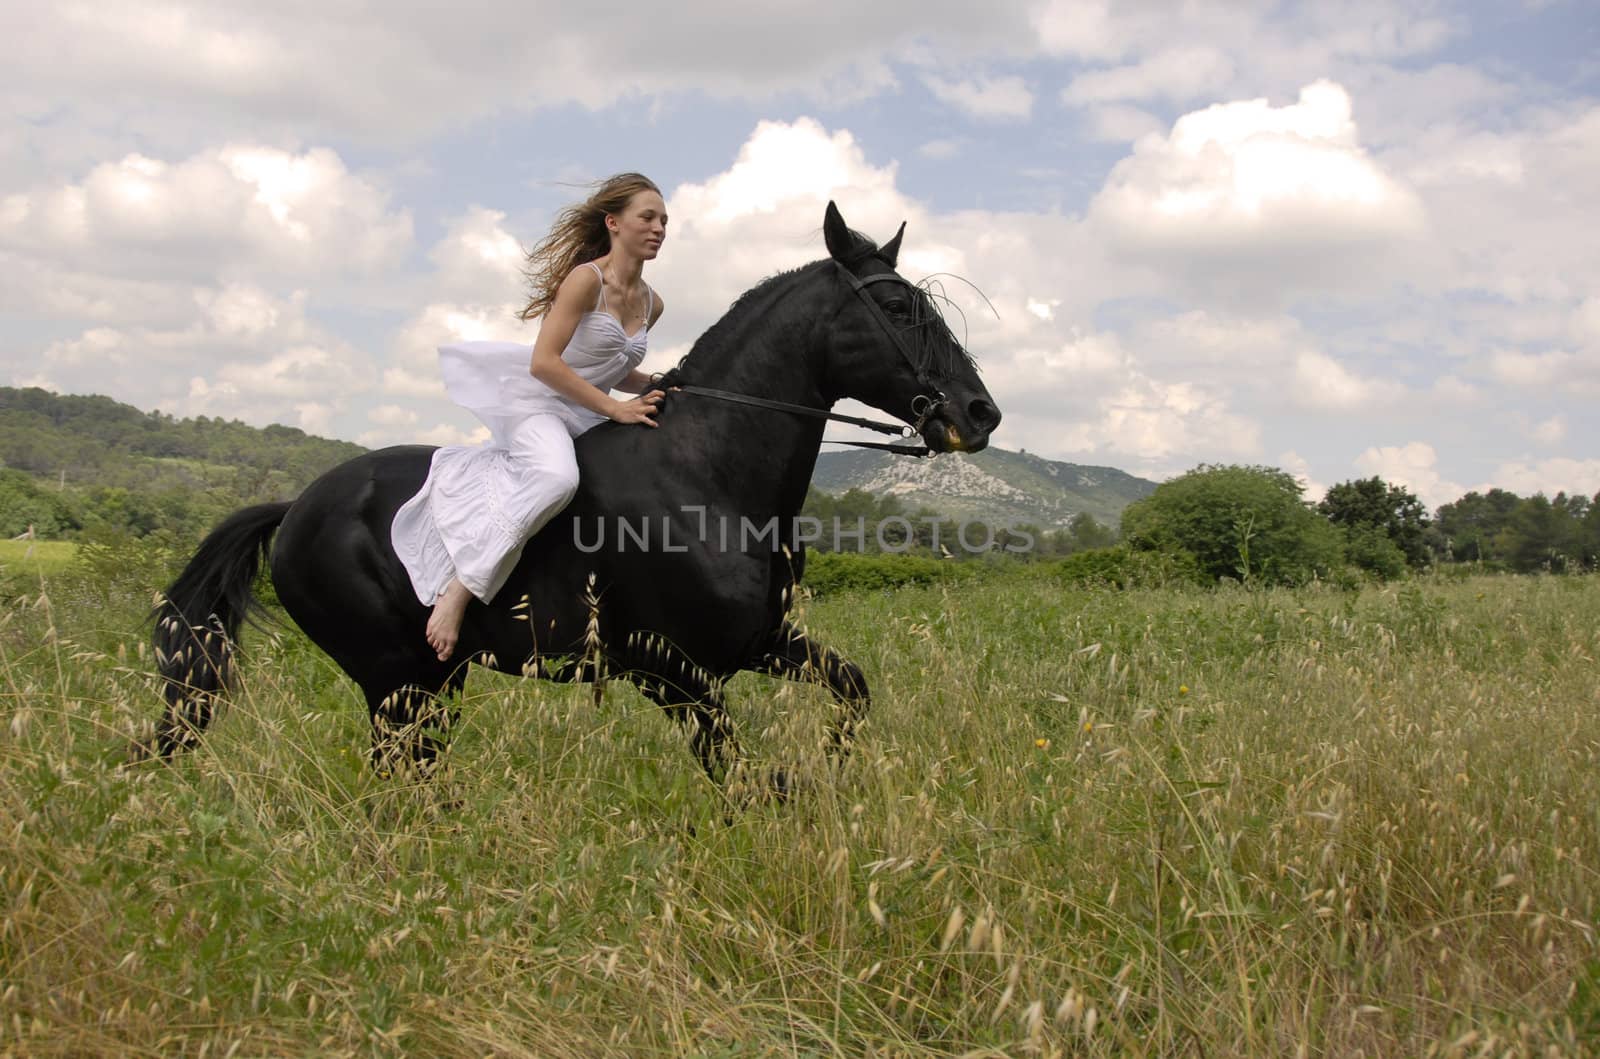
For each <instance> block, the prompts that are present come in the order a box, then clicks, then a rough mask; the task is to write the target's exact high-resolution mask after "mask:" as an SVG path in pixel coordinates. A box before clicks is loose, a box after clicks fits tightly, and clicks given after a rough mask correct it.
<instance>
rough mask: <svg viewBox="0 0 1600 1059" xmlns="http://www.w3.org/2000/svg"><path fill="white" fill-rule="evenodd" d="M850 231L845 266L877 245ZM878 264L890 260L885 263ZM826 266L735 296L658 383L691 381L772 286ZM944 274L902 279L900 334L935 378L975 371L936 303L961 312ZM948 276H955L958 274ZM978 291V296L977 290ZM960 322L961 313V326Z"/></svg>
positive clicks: (774, 278)
mask: <svg viewBox="0 0 1600 1059" xmlns="http://www.w3.org/2000/svg"><path fill="white" fill-rule="evenodd" d="M850 235H851V236H852V238H853V239H854V240H855V245H854V247H853V248H852V250H851V252H850V254H849V255H848V257H847V260H848V261H849V263H850V264H852V265H853V264H856V263H858V262H861V261H864V260H866V259H867V258H869V257H872V256H874V255H875V254H877V252H878V244H877V243H875V242H873V241H872V240H871V239H870V238H869V237H867V236H865V235H863V234H862V233H860V232H857V231H853V230H852V231H851V233H850ZM883 263H884V264H885V265H888V264H889V263H888V262H887V261H884V262H883ZM829 264H831V260H830V259H827V258H824V259H823V260H821V261H812V262H810V263H809V264H805V265H801V266H799V267H798V268H792V269H788V270H786V271H783V272H777V273H774V274H772V275H770V276H768V277H767V278H766V279H764V280H762V281H761V282H759V283H757V284H756V285H755V286H753V287H751V288H750V289H749V290H747V291H745V292H744V293H743V294H741V295H739V297H738V298H736V299H735V300H734V303H733V304H732V305H730V306H729V307H728V311H727V312H725V313H723V314H722V316H721V317H720V318H719V319H718V320H717V322H716V323H714V324H712V325H711V326H710V327H709V328H707V329H706V331H705V333H703V334H702V335H701V336H700V337H699V338H697V339H695V341H694V344H693V345H692V346H690V347H689V352H687V353H685V354H684V355H683V357H682V358H681V359H679V361H678V363H677V365H675V366H674V367H673V368H672V369H671V370H669V371H667V372H665V373H664V374H663V375H662V378H661V384H662V385H667V386H671V385H679V384H682V383H685V382H688V381H690V378H691V376H692V375H693V374H694V369H695V368H696V367H697V366H699V365H700V364H704V363H706V362H707V361H709V360H712V359H714V358H715V356H716V354H717V352H719V351H720V350H722V349H723V348H725V347H726V345H727V339H728V334H729V332H731V331H732V330H734V328H735V326H736V325H737V324H739V323H740V322H742V321H743V320H744V318H745V317H746V316H747V315H748V314H749V313H751V312H753V311H757V310H756V306H757V305H758V303H765V302H766V300H767V299H768V298H769V297H770V296H771V295H772V294H773V293H774V292H775V290H776V288H778V287H780V286H782V285H783V284H784V282H785V281H786V280H790V279H795V278H798V277H799V276H800V275H801V274H802V273H805V272H815V271H819V270H821V269H822V268H825V267H827V266H828V265H829ZM890 267H891V268H892V267H893V266H892V265H891V266H890ZM943 275H945V274H944V273H940V274H938V275H934V276H929V277H928V278H927V279H925V280H923V281H922V282H921V283H911V282H910V281H909V280H907V281H906V289H907V292H908V293H909V294H910V295H911V303H912V307H911V324H910V326H908V327H906V328H904V329H903V330H902V331H901V334H902V335H903V336H904V337H905V338H906V339H907V340H908V343H909V345H910V347H911V350H912V353H913V355H914V356H915V357H916V358H917V361H918V362H919V363H922V364H926V365H927V367H928V369H929V370H930V372H931V373H932V374H933V375H934V376H935V377H942V378H955V377H956V376H957V375H958V374H959V373H960V372H961V371H963V370H965V369H969V368H970V369H972V370H974V371H976V370H977V363H976V362H975V361H974V360H973V359H972V354H970V353H968V352H967V349H966V346H965V345H964V344H963V343H962V342H961V341H960V340H958V339H957V338H956V336H955V332H954V331H953V330H952V329H951V327H950V324H949V321H948V320H946V319H945V316H944V312H943V311H942V309H941V305H948V306H950V307H951V308H954V309H955V310H956V312H957V313H960V312H961V310H960V308H959V307H958V306H956V305H955V303H954V302H952V301H951V299H950V297H949V296H948V295H947V294H946V293H945V289H944V283H943V282H942V280H941V278H940V277H941V276H943ZM953 278H955V279H960V277H959V276H956V277H953ZM962 282H966V281H965V280H962ZM968 285H969V286H970V284H968ZM974 289H976V288H974ZM979 293H980V295H981V293H982V292H981V291H980V292H979ZM965 322H966V321H965V316H964V314H963V319H962V323H963V330H964V329H965Z"/></svg>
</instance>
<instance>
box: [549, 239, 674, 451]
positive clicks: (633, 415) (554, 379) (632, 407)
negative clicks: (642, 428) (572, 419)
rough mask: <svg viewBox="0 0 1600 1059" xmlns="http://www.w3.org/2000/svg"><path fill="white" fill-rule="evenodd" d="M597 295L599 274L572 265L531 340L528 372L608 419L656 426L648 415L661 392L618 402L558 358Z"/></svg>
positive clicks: (652, 411)
mask: <svg viewBox="0 0 1600 1059" xmlns="http://www.w3.org/2000/svg"><path fill="white" fill-rule="evenodd" d="M599 294H600V277H599V276H597V275H595V273H594V270H593V269H589V268H575V269H573V270H572V272H570V273H569V274H568V275H567V278H566V279H564V280H562V281H561V286H560V287H558V288H557V289H556V300H555V304H554V305H552V306H550V310H549V311H548V312H546V313H545V317H544V323H543V324H541V325H540V327H539V337H538V338H537V339H535V340H534V344H533V357H532V358H531V361H530V363H529V365H528V371H529V372H530V373H531V374H532V375H533V377H534V378H535V379H538V380H539V381H540V382H542V383H544V384H545V385H546V386H548V387H550V388H551V389H552V390H554V391H555V392H556V393H558V394H560V395H561V396H563V397H565V398H567V399H568V400H569V401H572V402H573V403H574V404H578V405H582V406H583V407H584V408H587V409H589V410H590V411H591V412H597V413H599V414H600V415H603V416H605V417H606V418H607V419H611V420H615V421H616V422H619V423H647V424H649V425H650V426H655V421H654V420H652V419H651V418H650V416H651V415H652V414H654V412H655V410H656V403H657V401H659V400H660V391H654V392H653V393H651V394H646V395H644V396H643V397H636V398H634V399H633V400H631V401H619V400H617V399H616V398H615V397H612V396H611V395H610V394H608V393H606V392H604V391H603V390H601V389H600V388H599V387H597V386H594V385H593V384H591V383H590V382H588V381H587V380H586V379H584V378H583V376H581V375H579V374H578V373H577V372H575V371H573V370H572V366H571V365H569V364H568V363H567V362H566V361H564V360H562V359H561V351H562V350H564V349H566V348H567V345H568V343H570V342H571V341H572V335H573V333H574V332H576V331H577V329H578V323H579V322H580V321H581V320H582V319H583V314H584V313H585V312H586V311H588V307H589V306H591V305H593V304H594V303H595V300H596V298H597V297H598V296H599ZM657 315H659V314H657ZM646 381H647V382H648V380H646ZM633 392H637V391H633Z"/></svg>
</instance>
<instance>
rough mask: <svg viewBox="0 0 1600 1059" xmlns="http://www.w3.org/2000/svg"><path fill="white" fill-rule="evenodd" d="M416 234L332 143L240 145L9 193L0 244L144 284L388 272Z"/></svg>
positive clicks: (0, 219) (109, 167) (137, 160)
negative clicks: (284, 147) (296, 148)
mask: <svg viewBox="0 0 1600 1059" xmlns="http://www.w3.org/2000/svg"><path fill="white" fill-rule="evenodd" d="M411 240H412V235H411V214H410V211H409V210H405V209H400V210H395V209H392V208H391V207H390V204H389V195H388V193H387V192H385V191H384V190H383V189H382V188H381V187H379V186H378V185H377V184H376V183H374V182H373V181H371V180H369V179H367V178H364V177H361V176H358V175H356V174H353V173H351V172H350V171H349V170H348V169H347V168H346V167H345V165H344V162H343V161H342V160H341V159H340V157H339V156H338V155H337V154H336V153H334V152H333V151H331V150H328V149H326V148H315V149H312V150H310V151H306V152H304V153H302V154H293V153H290V152H286V151H280V150H276V149H274V148H268V147H261V146H256V145H252V144H233V145H229V146H225V147H220V148H215V149H211V150H207V151H203V152H201V153H199V154H196V155H194V156H192V157H189V158H187V159H184V160H182V161H179V162H166V161H162V160H159V159H154V158H148V157H146V156H144V155H138V154H132V155H128V156H126V157H124V158H122V159H121V160H120V161H116V162H107V163H104V164H101V165H97V166H95V167H94V168H93V169H92V170H90V172H89V173H88V174H87V175H86V176H85V177H84V178H83V179H82V180H81V181H79V182H77V183H72V184H67V185H64V186H61V187H56V188H40V189H35V190H32V191H29V192H25V193H16V194H12V195H10V196H8V197H7V198H6V200H5V209H4V211H3V213H0V250H4V251H6V252H8V253H10V254H14V255H17V256H18V257H20V258H22V259H23V260H25V261H29V260H31V261H37V262H39V263H40V264H41V265H42V266H43V267H45V268H52V269H67V270H75V271H80V272H87V273H90V274H100V275H110V276H124V275H135V276H139V277H142V278H144V279H147V280H148V279H157V280H160V279H168V280H194V281H200V282H207V281H213V280H214V279H215V278H217V277H218V276H219V275H220V276H232V277H250V278H260V277H261V276H262V275H264V274H272V275H293V276H295V277H298V278H299V279H300V280H301V281H302V282H303V281H305V280H306V279H308V278H310V277H312V276H319V275H320V276H337V275H341V274H358V275H359V274H367V273H373V272H380V271H388V270H391V269H393V268H394V267H395V266H396V265H397V263H399V262H400V261H401V259H403V258H404V256H405V255H406V254H407V253H408V252H409V251H410V249H411Z"/></svg>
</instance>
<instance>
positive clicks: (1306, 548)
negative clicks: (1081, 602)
mask: <svg viewBox="0 0 1600 1059" xmlns="http://www.w3.org/2000/svg"><path fill="white" fill-rule="evenodd" d="M1300 492H1301V487H1300V483H1299V482H1297V481H1295V480H1294V478H1293V477H1292V476H1291V475H1289V474H1288V473H1287V472H1284V471H1280V470H1278V469H1276V468H1272V467H1240V466H1215V465H1208V464H1202V465H1200V466H1199V467H1197V468H1195V469H1194V470H1192V471H1190V472H1188V473H1187V474H1184V475H1180V476H1179V477H1177V478H1174V479H1172V480H1171V481H1169V482H1163V483H1162V484H1161V485H1159V486H1157V487H1156V490H1155V492H1153V493H1151V494H1150V495H1149V496H1147V497H1145V498H1144V499H1143V500H1140V501H1137V502H1135V503H1134V504H1132V505H1130V506H1129V507H1128V509H1127V510H1126V511H1124V512H1123V515H1122V532H1123V535H1124V537H1125V538H1126V539H1127V541H1128V542H1129V544H1130V545H1131V546H1132V547H1133V549H1134V550H1135V551H1155V552H1164V553H1167V554H1177V553H1187V554H1188V555H1189V556H1191V557H1192V558H1193V560H1194V562H1195V565H1196V567H1197V568H1198V569H1199V571H1200V572H1201V573H1202V574H1203V575H1204V576H1205V578H1206V579H1207V580H1218V579H1221V578H1235V579H1237V580H1239V581H1243V582H1246V583H1250V582H1260V583H1265V584H1283V585H1298V584H1304V583H1306V582H1307V581H1310V580H1312V579H1313V578H1315V577H1318V576H1321V577H1327V576H1328V575H1330V574H1332V573H1333V572H1334V571H1336V570H1337V569H1338V568H1339V567H1340V566H1341V565H1343V549H1342V547H1341V542H1340V539H1339V532H1338V531H1337V530H1336V529H1335V528H1334V527H1333V526H1332V524H1330V523H1329V522H1328V520H1327V519H1325V518H1323V517H1321V516H1320V515H1318V514H1317V513H1316V512H1315V511H1313V510H1312V509H1311V508H1310V507H1308V506H1307V505H1306V504H1305V503H1304V502H1303V501H1302V500H1301V498H1300Z"/></svg>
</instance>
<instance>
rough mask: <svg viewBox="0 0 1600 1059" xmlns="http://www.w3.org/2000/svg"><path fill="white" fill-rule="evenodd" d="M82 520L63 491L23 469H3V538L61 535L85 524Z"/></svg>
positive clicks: (0, 504)
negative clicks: (25, 535) (51, 486)
mask: <svg viewBox="0 0 1600 1059" xmlns="http://www.w3.org/2000/svg"><path fill="white" fill-rule="evenodd" d="M82 525H83V522H82V520H81V519H80V518H79V516H78V513H77V511H76V510H74V508H73V505H72V503H71V502H70V501H69V500H68V499H67V498H66V497H65V496H63V495H62V494H61V493H59V492H57V491H56V490H54V489H49V488H46V487H45V486H44V485H41V484H40V483H39V482H37V481H35V480H34V479H32V478H30V477H28V476H27V475H26V474H23V473H22V472H21V471H13V470H9V469H6V470H0V538H10V537H17V536H21V535H22V534H24V533H27V532H28V531H29V530H30V529H31V530H32V531H33V533H34V535H35V536H38V537H60V536H62V535H64V534H67V533H71V532H73V531H74V530H77V529H79V528H81V527H82Z"/></svg>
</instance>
